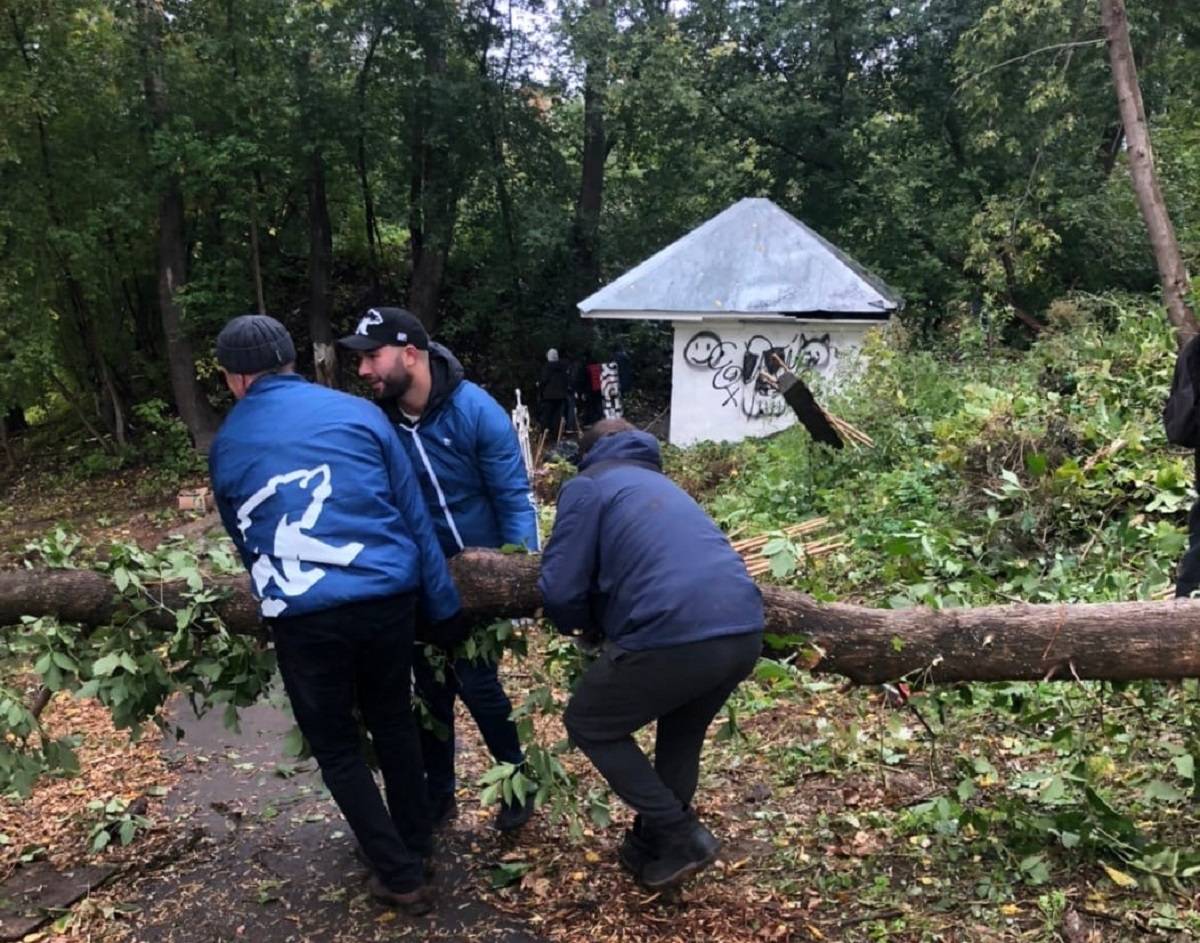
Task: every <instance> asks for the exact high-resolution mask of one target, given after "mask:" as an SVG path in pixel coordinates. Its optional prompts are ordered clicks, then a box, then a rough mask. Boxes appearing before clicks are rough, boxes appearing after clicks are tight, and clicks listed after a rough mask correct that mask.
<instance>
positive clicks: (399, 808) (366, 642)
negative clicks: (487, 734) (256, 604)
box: [209, 315, 462, 914]
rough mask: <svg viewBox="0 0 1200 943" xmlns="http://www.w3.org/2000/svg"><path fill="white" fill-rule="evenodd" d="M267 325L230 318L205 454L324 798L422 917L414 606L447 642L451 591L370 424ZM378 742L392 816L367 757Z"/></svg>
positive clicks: (426, 851) (387, 431) (422, 814)
mask: <svg viewBox="0 0 1200 943" xmlns="http://www.w3.org/2000/svg"><path fill="white" fill-rule="evenodd" d="M295 356H296V352H295V347H294V345H293V343H292V339H291V337H289V336H288V333H287V330H286V328H284V326H283V325H282V324H280V323H279V322H278V321H276V320H275V319H274V318H269V317H266V316H263V315H246V316H244V317H240V318H235V319H233V320H232V321H230V322H229V324H227V325H226V326H225V328H224V329H223V330H222V331H221V333H220V335H219V336H218V337H217V363H218V364H220V366H221V369H222V370H223V371H224V374H225V381H226V384H227V385H228V386H229V389H230V391H231V392H232V393H233V395H234V397H235V398H236V399H237V403H236V404H235V405H234V407H233V409H232V410H231V411H230V413H229V415H228V416H227V417H226V418H225V422H224V424H223V425H222V426H221V429H220V431H219V432H218V434H217V437H216V439H215V440H214V441H213V444H212V449H211V451H210V453H209V471H210V474H211V477H212V483H213V492H214V494H215V495H216V502H217V508H218V510H219V511H220V513H221V520H222V521H223V522H224V524H225V529H226V530H227V531H228V532H229V536H230V537H232V538H233V541H234V543H235V544H236V546H237V549H238V552H239V553H240V554H241V557H242V560H243V561H244V563H245V565H246V569H247V570H249V571H250V576H251V582H252V584H253V589H254V594H255V596H257V597H258V599H259V600H260V604H261V609H262V614H263V616H264V617H265V618H266V620H267V623H268V624H269V626H270V628H271V635H272V637H273V639H274V643H275V650H276V653H277V656H278V660H279V671H280V673H281V674H282V676H283V683H284V686H285V687H286V689H287V693H288V697H289V699H290V700H291V704H292V710H293V711H294V713H295V716H296V722H297V723H298V724H299V726H300V730H301V732H302V733H303V734H304V736H305V738H306V739H307V740H308V743H309V746H310V747H311V748H312V751H313V755H314V756H315V757H316V758H317V763H318V764H319V765H320V767H321V774H322V776H323V777H324V779H325V784H326V785H327V786H328V787H329V791H330V793H331V794H332V795H333V798H334V801H336V802H337V804H338V808H339V809H341V811H342V814H343V815H344V816H345V817H346V821H347V822H348V823H349V825H350V828H351V829H352V830H353V831H354V834H355V836H356V837H357V838H358V841H359V843H360V845H361V847H362V850H363V853H364V854H365V856H366V858H367V859H368V861H369V862H370V864H371V867H372V875H371V878H370V890H371V893H372V894H373V895H374V896H375V897H376V898H378V899H380V900H382V901H383V902H385V903H387V904H390V905H392V906H395V907H399V908H401V909H403V910H406V911H407V912H409V913H413V914H419V913H425V912H427V911H428V910H429V909H430V906H431V903H430V899H429V893H428V890H427V888H426V885H425V865H424V864H423V861H422V859H427V858H428V857H429V856H430V855H431V854H432V849H433V832H432V822H431V820H430V811H429V808H428V806H427V805H426V803H425V801H424V797H425V790H424V787H423V782H422V773H421V761H420V741H419V739H418V735H417V727H416V723H415V721H414V719H413V715H412V705H411V680H410V678H411V667H410V665H411V659H412V652H413V632H414V624H415V623H414V613H415V610H416V606H417V602H418V600H419V601H420V603H421V606H422V607H423V608H424V611H425V612H426V613H427V614H428V617H429V618H430V619H431V620H434V621H435V622H437V623H440V624H441V625H440V627H442V628H446V629H449V628H450V627H452V626H453V625H455V624H458V623H461V622H462V612H461V607H460V603H459V598H458V591H457V590H456V589H455V586H454V583H453V581H452V580H451V578H450V572H449V570H448V569H447V566H446V559H445V557H444V555H443V554H442V552H441V549H440V547H439V546H438V543H437V538H436V537H435V536H434V532H433V524H432V522H431V521H430V519H429V513H428V511H427V510H426V508H425V504H424V502H423V501H422V500H421V493H420V490H419V486H418V484H417V481H416V479H415V477H414V475H413V470H412V466H411V464H410V463H409V460H408V456H407V455H405V454H404V451H403V450H402V449H401V448H400V446H399V443H397V442H396V436H395V433H394V432H393V431H392V429H391V427H390V426H389V425H388V423H387V421H386V420H385V419H384V417H383V416H382V415H380V413H379V410H377V409H376V408H375V407H373V406H371V405H370V404H368V403H364V402H363V401H362V400H360V399H358V398H357V397H354V396H348V395H346V394H345V393H338V392H336V391H334V390H329V389H326V388H325V387H322V386H317V385H315V384H311V383H308V382H306V381H305V380H304V379H303V378H301V377H299V376H297V375H296V374H295V373H294V372H293V361H294V360H295ZM355 706H357V707H358V708H359V709H360V710H361V713H362V716H363V719H364V720H365V721H366V724H367V727H368V729H369V730H370V732H371V737H372V739H373V741H374V744H375V748H376V752H377V753H378V756H379V765H380V768H381V769H382V772H383V778H384V784H385V787H386V792H387V804H386V806H385V804H384V801H383V798H382V797H381V796H380V794H379V789H378V787H376V785H375V780H374V778H373V777H372V775H371V770H370V768H369V767H368V765H367V762H366V758H365V757H364V756H363V752H362V748H361V744H360V738H359V729H358V723H357V721H356V720H355V718H354V716H353V710H354V708H355Z"/></svg>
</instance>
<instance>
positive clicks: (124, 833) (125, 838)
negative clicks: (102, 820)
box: [119, 819, 137, 845]
mask: <svg viewBox="0 0 1200 943" xmlns="http://www.w3.org/2000/svg"><path fill="white" fill-rule="evenodd" d="M119 832H120V837H121V844H122V845H128V844H129V843H130V842H131V841H133V836H134V835H136V834H137V825H136V824H135V823H134V821H133V819H125V821H123V822H122V823H121V828H120V829H119Z"/></svg>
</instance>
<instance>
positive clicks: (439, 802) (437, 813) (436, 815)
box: [429, 793, 458, 831]
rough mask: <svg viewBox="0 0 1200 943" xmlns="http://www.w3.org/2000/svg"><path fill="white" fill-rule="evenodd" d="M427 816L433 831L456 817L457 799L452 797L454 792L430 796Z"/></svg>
mask: <svg viewBox="0 0 1200 943" xmlns="http://www.w3.org/2000/svg"><path fill="white" fill-rule="evenodd" d="M429 817H430V820H431V821H432V822H433V827H434V830H435V831H436V830H437V829H439V828H444V827H445V826H447V825H449V824H450V823H451V822H453V821H454V820H455V819H456V818H458V800H457V799H456V798H454V793H450V794H449V795H447V796H442V797H441V798H433V797H430V799H429Z"/></svg>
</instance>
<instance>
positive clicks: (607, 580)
mask: <svg viewBox="0 0 1200 943" xmlns="http://www.w3.org/2000/svg"><path fill="white" fill-rule="evenodd" d="M661 468H662V459H661V457H660V455H659V451H658V442H657V441H656V440H655V439H654V437H653V436H651V435H648V434H646V433H644V432H621V433H617V434H616V435H611V436H605V437H604V438H602V439H600V440H599V441H598V442H597V443H596V444H595V445H594V446H592V448H591V449H590V450H589V451H588V453H587V455H586V457H585V458H584V460H583V462H582V464H581V465H580V474H579V476H578V477H576V478H573V479H572V480H571V481H568V482H567V483H566V484H565V485H563V489H562V491H561V492H560V493H559V496H558V515H557V518H556V519H555V522H554V532H553V533H552V534H551V535H550V540H549V541H548V542H547V544H546V551H545V553H544V554H543V557H542V575H541V578H540V579H539V580H538V589H539V590H540V591H541V594H542V601H543V603H544V605H545V610H546V615H548V616H549V617H550V619H551V620H552V621H553V622H554V624H555V625H556V626H558V628H559V630H560V631H563V632H576V631H581V632H583V633H584V634H587V635H592V636H595V635H596V634H598V633H603V635H604V637H605V638H606V639H609V640H610V641H612V642H615V643H616V644H618V645H620V646H621V647H622V648H628V649H631V650H641V649H650V648H667V647H669V646H672V645H683V644H686V643H688V642H698V641H702V640H703V639H709V638H716V637H718V636H722V635H741V634H743V633H748V632H759V631H762V628H763V605H762V594H761V593H760V592H759V589H758V586H756V585H755V583H754V581H753V580H752V579H750V577H749V575H747V573H746V565H745V564H744V563H743V562H742V559H741V557H739V556H738V555H737V553H736V552H734V549H733V547H731V546H730V544H729V541H728V539H726V537H725V535H724V534H722V533H721V531H720V529H719V528H718V527H717V525H716V524H714V523H713V521H712V519H711V518H710V517H709V516H708V515H707V514H705V513H704V511H703V510H702V509H701V508H700V506H699V505H698V504H696V502H695V501H693V500H692V499H691V498H690V497H688V495H687V493H686V492H684V491H683V489H681V488H680V487H679V486H678V485H676V484H675V483H674V482H673V481H671V480H670V479H669V478H667V476H666V475H664V474H662V472H661V470H660V469H661Z"/></svg>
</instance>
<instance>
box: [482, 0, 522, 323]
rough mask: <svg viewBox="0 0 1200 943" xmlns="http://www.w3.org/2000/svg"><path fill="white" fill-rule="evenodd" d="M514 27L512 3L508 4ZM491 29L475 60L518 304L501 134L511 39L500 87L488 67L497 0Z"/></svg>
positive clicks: (516, 255) (518, 265) (512, 220)
mask: <svg viewBox="0 0 1200 943" xmlns="http://www.w3.org/2000/svg"><path fill="white" fill-rule="evenodd" d="M508 12H509V17H510V29H511V17H512V5H511V4H509V11H508ZM487 15H488V18H487V24H488V29H486V30H483V31H482V33H483V40H482V41H481V42H480V47H479V58H478V59H477V60H476V61H477V65H478V69H479V81H480V84H481V86H482V92H483V100H484V105H485V108H484V113H483V117H484V122H485V125H486V128H487V139H488V151H489V152H490V154H491V158H492V177H493V180H494V182H495V186H496V202H497V203H498V204H499V206H500V226H501V228H502V229H503V230H504V245H505V247H506V248H507V249H508V266H509V277H510V279H511V282H512V291H513V300H514V301H515V302H516V303H517V304H518V305H519V304H520V301H521V295H522V278H521V256H520V253H519V251H518V249H517V226H516V218H515V214H514V213H513V201H512V194H511V193H510V191H509V189H508V171H507V166H508V165H507V163H506V161H505V159H504V146H503V144H502V143H501V133H502V130H503V128H504V94H503V89H504V88H506V87H507V84H508V70H509V66H510V64H511V61H512V40H511V37H510V39H509V43H508V55H507V56H506V57H505V60H504V72H503V74H502V75H501V77H500V82H499V87H497V83H496V82H493V81H492V77H491V74H490V72H489V66H488V53H489V51H490V50H491V36H492V24H493V21H494V19H495V16H496V0H490V2H489V3H488V8H487Z"/></svg>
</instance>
